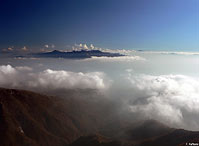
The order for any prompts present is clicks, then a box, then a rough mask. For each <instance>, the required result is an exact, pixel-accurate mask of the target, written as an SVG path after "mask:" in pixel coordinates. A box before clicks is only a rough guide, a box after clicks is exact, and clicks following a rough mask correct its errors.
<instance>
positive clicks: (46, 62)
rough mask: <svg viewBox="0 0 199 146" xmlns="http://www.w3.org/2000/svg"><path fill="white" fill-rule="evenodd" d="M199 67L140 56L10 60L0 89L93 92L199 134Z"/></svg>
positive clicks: (187, 60)
mask: <svg viewBox="0 0 199 146" xmlns="http://www.w3.org/2000/svg"><path fill="white" fill-rule="evenodd" d="M81 47H84V48H85V47H87V46H84V45H82V46H81ZM90 48H93V46H90ZM131 53H132V52H131ZM198 65H199V58H198V57H197V56H196V55H185V56H182V55H180V56H179V55H176V54H172V55H171V54H159V53H148V54H147V53H142V52H141V53H137V54H135V53H134V54H133V56H125V57H123V58H121V57H119V58H115V57H113V58H107V57H93V58H90V59H86V60H66V59H38V60H32V59H26V61H24V60H20V59H19V60H16V59H9V60H4V61H2V63H1V65H0V86H1V87H6V88H19V89H27V90H33V91H39V92H41V91H45V92H47V91H50V90H51V91H54V92H56V91H60V90H68V89H83V90H84V89H94V90H98V91H100V92H101V93H103V95H104V96H107V98H109V99H111V100H112V101H114V102H115V101H116V102H117V103H118V108H119V109H118V111H119V110H121V111H124V112H129V113H132V116H136V117H140V118H143V119H155V120H157V121H160V122H162V123H164V124H166V125H169V126H171V127H177V128H184V129H188V130H199V106H198V105H199V75H198V71H199V68H198V67H197V66H198ZM99 98H100V97H99Z"/></svg>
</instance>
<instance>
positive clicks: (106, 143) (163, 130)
mask: <svg viewBox="0 0 199 146" xmlns="http://www.w3.org/2000/svg"><path fill="white" fill-rule="evenodd" d="M74 92H75V91H68V92H67V94H66V97H64V98H62V97H56V96H48V95H43V94H39V93H34V92H31V91H25V90H15V89H4V88H0V143H1V145H2V146H38V145H40V146H176V145H186V143H190V144H191V143H196V142H199V132H193V131H187V130H183V129H175V128H170V127H168V126H166V125H164V124H162V123H159V122H158V121H154V120H146V121H142V122H138V123H131V122H126V121H125V119H122V118H121V119H120V118H119V117H117V116H115V115H113V112H112V108H110V107H111V106H112V105H111V103H110V102H108V101H107V102H106V101H103V100H96V99H95V98H91V99H90V100H88V98H90V97H86V96H85V94H84V93H83V92H85V91H79V93H78V94H80V95H82V96H81V98H79V97H76V95H77V93H74ZM86 92H87V91H86Z"/></svg>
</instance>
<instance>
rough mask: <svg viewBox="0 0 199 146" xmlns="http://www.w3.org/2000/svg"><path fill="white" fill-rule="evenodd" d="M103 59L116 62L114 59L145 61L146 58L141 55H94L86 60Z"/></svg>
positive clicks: (103, 60)
mask: <svg viewBox="0 0 199 146" xmlns="http://www.w3.org/2000/svg"><path fill="white" fill-rule="evenodd" d="M94 60H95V61H102V62H114V61H125V62H132V61H136V60H142V61H144V60H145V58H142V57H140V56H119V57H96V56H92V57H91V58H88V59H85V60H84V61H94Z"/></svg>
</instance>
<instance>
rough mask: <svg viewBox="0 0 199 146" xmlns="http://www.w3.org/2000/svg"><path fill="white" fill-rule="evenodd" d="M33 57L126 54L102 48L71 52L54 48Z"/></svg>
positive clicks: (86, 56) (77, 57)
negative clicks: (102, 49) (105, 50)
mask: <svg viewBox="0 0 199 146" xmlns="http://www.w3.org/2000/svg"><path fill="white" fill-rule="evenodd" d="M31 56H32V57H39V58H69V59H85V58H91V57H92V56H96V57H119V56H124V55H122V54H119V53H110V52H103V51H100V50H79V51H75V50H73V51H71V52H62V51H58V50H54V51H51V52H42V53H34V54H31Z"/></svg>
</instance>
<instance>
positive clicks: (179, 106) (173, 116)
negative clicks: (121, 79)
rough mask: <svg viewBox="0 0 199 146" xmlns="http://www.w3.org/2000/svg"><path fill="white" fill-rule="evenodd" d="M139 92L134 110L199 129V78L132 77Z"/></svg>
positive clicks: (182, 125) (154, 117)
mask: <svg viewBox="0 0 199 146" xmlns="http://www.w3.org/2000/svg"><path fill="white" fill-rule="evenodd" d="M128 80H129V81H130V82H131V84H132V88H133V90H134V91H136V92H137V93H136V94H135V95H137V97H138V98H137V99H136V98H135V99H136V100H134V101H133V102H131V104H129V107H130V109H131V111H132V112H135V113H140V114H142V115H144V116H145V117H146V118H151V119H156V120H158V121H161V122H162V123H165V124H171V125H178V126H181V127H186V128H188V129H191V130H195V129H194V128H196V127H197V128H199V122H197V121H198V119H199V114H198V113H199V106H198V105H199V79H195V78H192V77H189V76H183V75H162V76H150V75H140V76H137V77H133V76H129V77H128Z"/></svg>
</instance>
